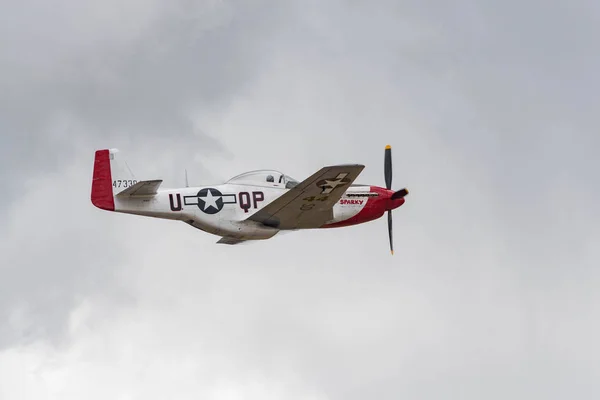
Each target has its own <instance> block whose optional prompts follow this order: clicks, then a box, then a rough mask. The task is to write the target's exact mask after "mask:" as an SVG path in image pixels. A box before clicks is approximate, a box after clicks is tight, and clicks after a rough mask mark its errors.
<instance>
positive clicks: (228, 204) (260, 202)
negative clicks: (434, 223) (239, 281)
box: [114, 183, 404, 240]
mask: <svg viewBox="0 0 600 400" xmlns="http://www.w3.org/2000/svg"><path fill="white" fill-rule="evenodd" d="M274 186H276V185H274ZM288 190H289V189H287V188H285V187H284V186H283V185H281V187H268V186H264V185H247V184H235V183H226V184H222V185H214V186H204V187H189V188H180V189H166V190H161V191H159V192H158V193H157V194H156V195H155V196H152V197H139V198H131V197H128V198H124V199H120V198H119V197H118V196H115V209H114V211H116V212H123V213H129V214H137V215H144V216H149V217H156V218H164V219H172V220H180V221H184V222H186V223H188V224H189V225H191V226H193V227H195V228H198V229H200V230H202V231H205V232H208V233H212V234H214V235H220V236H234V237H237V238H240V239H246V240H249V239H254V240H256V239H268V238H270V237H272V236H274V235H275V234H277V233H278V232H279V229H275V228H271V227H267V226H264V225H262V224H259V223H256V222H254V221H248V220H247V218H248V217H250V216H251V215H252V214H253V213H255V212H257V211H258V210H259V209H261V208H262V207H264V206H266V205H267V204H269V203H270V202H272V201H273V200H275V199H276V198H278V197H280V196H281V195H283V194H284V193H285V192H286V191H288ZM392 194H393V191H391V190H387V189H385V188H381V187H378V186H367V185H355V186H350V187H349V188H348V190H347V191H346V192H345V193H344V195H343V196H342V197H341V198H340V200H339V201H338V202H337V203H336V204H335V206H334V207H333V218H332V219H331V220H330V221H328V222H327V223H326V224H325V225H323V226H322V227H321V228H334V227H343V226H350V225H356V224H361V223H365V222H368V221H372V220H375V219H377V218H379V217H381V216H382V215H383V214H384V213H385V212H386V211H387V210H390V209H394V208H397V207H399V206H401V205H402V204H403V203H404V199H403V198H401V199H397V200H390V196H391V195H392Z"/></svg>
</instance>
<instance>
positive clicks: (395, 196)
mask: <svg viewBox="0 0 600 400" xmlns="http://www.w3.org/2000/svg"><path fill="white" fill-rule="evenodd" d="M407 194H408V190H407V189H406V188H404V189H400V190H398V191H397V192H396V193H394V194H393V195H392V196H391V197H390V199H391V200H398V199H401V198H403V197H404V196H406V195H407Z"/></svg>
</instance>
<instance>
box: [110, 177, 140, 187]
mask: <svg viewBox="0 0 600 400" xmlns="http://www.w3.org/2000/svg"><path fill="white" fill-rule="evenodd" d="M136 183H137V181H136V180H131V179H129V180H126V179H124V180H121V179H119V180H116V181H113V187H116V188H120V187H125V188H126V187H129V186H133V185H135V184H136Z"/></svg>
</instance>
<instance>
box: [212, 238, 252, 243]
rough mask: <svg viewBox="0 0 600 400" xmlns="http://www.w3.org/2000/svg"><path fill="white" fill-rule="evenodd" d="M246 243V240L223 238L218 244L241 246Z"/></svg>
mask: <svg viewBox="0 0 600 400" xmlns="http://www.w3.org/2000/svg"><path fill="white" fill-rule="evenodd" d="M244 242H246V240H244V239H238V238H234V237H231V236H223V237H222V238H221V239H219V240H218V241H217V243H219V244H240V243H244Z"/></svg>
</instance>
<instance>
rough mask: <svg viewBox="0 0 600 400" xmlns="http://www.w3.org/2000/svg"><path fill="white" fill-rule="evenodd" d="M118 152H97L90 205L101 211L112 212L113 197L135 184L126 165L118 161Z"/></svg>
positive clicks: (115, 150) (112, 150)
mask: <svg viewBox="0 0 600 400" xmlns="http://www.w3.org/2000/svg"><path fill="white" fill-rule="evenodd" d="M118 155H119V150H117V149H103V150H97V151H96V155H95V158H94V175H93V179H92V196H91V199H92V204H94V205H95V206H96V207H98V208H101V209H103V210H108V211H114V210H115V199H114V196H115V195H117V194H119V193H120V192H122V191H123V190H125V189H127V188H128V187H131V186H133V185H135V184H136V183H137V180H135V179H134V177H133V174H132V173H131V171H130V170H129V168H128V167H127V164H126V163H125V162H124V161H123V160H120V159H119V157H118Z"/></svg>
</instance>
